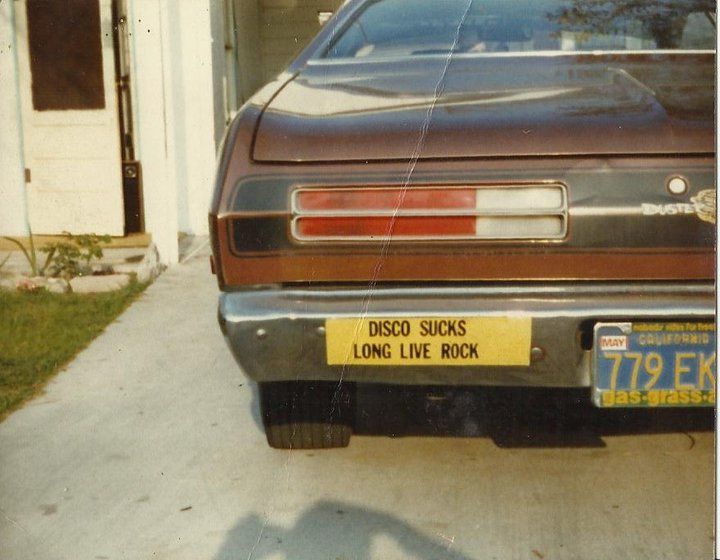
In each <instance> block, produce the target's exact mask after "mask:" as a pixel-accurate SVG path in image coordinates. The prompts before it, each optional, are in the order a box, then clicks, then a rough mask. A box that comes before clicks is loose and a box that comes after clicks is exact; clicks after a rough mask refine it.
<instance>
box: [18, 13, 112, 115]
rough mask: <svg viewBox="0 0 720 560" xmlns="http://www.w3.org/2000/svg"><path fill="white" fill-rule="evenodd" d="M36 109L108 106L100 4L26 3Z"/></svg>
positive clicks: (33, 94)
mask: <svg viewBox="0 0 720 560" xmlns="http://www.w3.org/2000/svg"><path fill="white" fill-rule="evenodd" d="M27 21H28V44H29V46H30V73H31V75H32V101H33V107H34V109H35V110H37V111H49V110H55V111H57V110H65V109H103V108H105V88H104V86H103V67H102V45H101V42H100V6H99V4H98V0H63V1H62V2H47V1H45V0H27Z"/></svg>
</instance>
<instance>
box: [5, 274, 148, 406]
mask: <svg viewBox="0 0 720 560" xmlns="http://www.w3.org/2000/svg"><path fill="white" fill-rule="evenodd" d="M145 287H146V284H139V283H137V282H131V283H130V284H129V285H128V286H127V287H125V288H123V289H122V290H118V291H116V292H108V293H102V294H88V295H84V294H82V295H81V294H51V293H48V292H38V293H20V292H11V291H5V290H0V420H2V419H3V418H4V417H5V416H6V415H7V414H8V413H9V412H10V411H12V410H14V409H16V408H18V407H19V406H20V404H21V403H22V402H24V401H25V400H27V399H29V398H30V397H32V396H33V395H35V394H37V393H38V392H39V391H40V390H41V389H42V388H43V387H44V385H45V383H46V382H47V381H48V380H49V379H50V378H51V377H52V376H53V375H54V374H55V373H56V372H57V371H58V370H59V369H60V368H62V367H63V366H64V365H65V364H67V363H68V362H69V361H70V360H71V359H72V358H73V357H74V356H75V355H76V354H77V353H78V352H79V351H80V350H82V349H83V348H85V347H86V346H87V345H88V344H89V343H90V341H92V340H93V339H94V338H95V337H96V336H97V335H99V334H100V333H101V332H102V331H103V330H104V329H105V327H106V326H107V325H108V324H110V323H111V322H112V321H113V319H115V318H116V317H117V316H118V315H119V314H120V313H122V311H123V310H124V309H125V308H127V307H128V305H130V303H132V301H133V300H134V299H135V298H136V297H137V296H138V295H139V294H140V293H141V292H142V291H143V290H144V289H145Z"/></svg>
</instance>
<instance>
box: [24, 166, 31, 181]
mask: <svg viewBox="0 0 720 560" xmlns="http://www.w3.org/2000/svg"><path fill="white" fill-rule="evenodd" d="M25 182H26V183H30V182H32V175H31V174H30V170H29V169H28V168H27V167H26V168H25Z"/></svg>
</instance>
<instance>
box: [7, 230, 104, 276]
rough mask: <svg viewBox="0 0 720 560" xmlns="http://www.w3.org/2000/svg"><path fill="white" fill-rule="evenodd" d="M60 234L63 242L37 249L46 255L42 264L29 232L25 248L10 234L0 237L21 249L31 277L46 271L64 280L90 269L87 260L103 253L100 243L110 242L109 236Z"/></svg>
mask: <svg viewBox="0 0 720 560" xmlns="http://www.w3.org/2000/svg"><path fill="white" fill-rule="evenodd" d="M63 237H64V238H65V239H64V240H63V241H57V242H55V243H48V244H47V245H45V246H44V247H43V248H41V249H40V252H41V253H45V255H46V256H45V260H44V261H43V263H42V265H40V264H39V260H38V255H37V251H36V250H35V240H34V237H33V234H32V231H30V232H29V235H28V247H25V245H23V244H22V243H21V242H20V241H18V240H17V239H14V238H12V237H7V236H3V239H7V240H8V241H10V242H11V243H13V244H15V245H17V246H18V247H19V249H20V250H21V251H22V253H23V255H24V256H25V259H26V260H27V262H28V265H30V276H32V277H35V276H45V275H46V273H47V274H48V275H49V276H54V277H61V278H64V279H66V280H69V279H70V278H73V277H75V276H79V275H81V274H86V273H87V272H89V271H90V262H91V261H93V260H99V259H101V258H102V256H103V251H102V245H101V244H102V243H109V242H110V236H109V235H96V234H94V233H89V234H83V235H72V234H71V233H69V232H67V231H64V232H63ZM9 258H10V256H9V255H8V257H7V258H6V259H5V260H4V261H2V262H1V263H0V268H2V266H3V265H4V264H5V262H6V261H7V260H8V259H9Z"/></svg>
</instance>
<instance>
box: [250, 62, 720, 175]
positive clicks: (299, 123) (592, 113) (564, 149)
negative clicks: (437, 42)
mask: <svg viewBox="0 0 720 560" xmlns="http://www.w3.org/2000/svg"><path fill="white" fill-rule="evenodd" d="M713 65H714V58H713V55H712V54H701V53H696V54H667V53H664V54H660V53H659V54H635V55H629V54H622V55H618V54H612V55H611V54H607V55H599V54H587V55H567V56H565V55H555V56H500V57H497V56H494V57H493V56H488V57H482V56H466V57H463V56H455V57H453V58H452V59H450V60H448V59H447V58H446V57H442V56H436V57H423V58H422V59H419V60H413V59H409V60H405V61H403V62H402V63H398V62H393V61H388V62H362V61H353V62H343V63H336V62H329V61H328V62H319V63H314V64H313V63H311V64H309V65H308V66H307V67H306V68H305V69H304V70H303V71H302V72H301V73H300V74H299V75H297V76H296V77H295V79H293V80H291V81H290V82H288V83H287V84H286V86H285V87H284V88H282V89H281V90H280V91H279V92H278V93H277V95H276V96H275V97H274V98H273V99H272V101H271V102H270V103H269V104H268V105H267V107H266V109H265V111H264V113H263V116H262V118H261V120H260V122H259V125H258V129H257V134H256V138H255V143H254V150H253V158H254V159H255V160H256V161H269V162H272V161H275V162H321V161H323V162H333V161H338V162H340V161H372V160H375V161H378V160H410V161H412V160H414V159H416V158H417V159H431V158H498V157H534V156H583V155H588V156H597V155H628V154H630V155H632V154H638V155H653V154H658V155H660V154H709V153H712V152H713V151H714V128H713V115H714V95H715V92H714V89H713V88H712V87H708V84H713V83H714V79H713V72H714V66H713Z"/></svg>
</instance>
